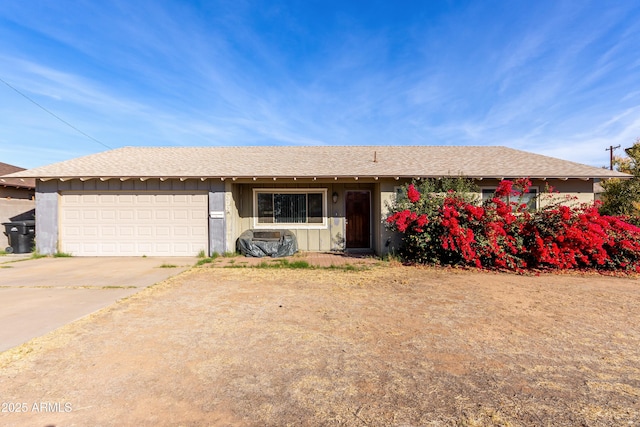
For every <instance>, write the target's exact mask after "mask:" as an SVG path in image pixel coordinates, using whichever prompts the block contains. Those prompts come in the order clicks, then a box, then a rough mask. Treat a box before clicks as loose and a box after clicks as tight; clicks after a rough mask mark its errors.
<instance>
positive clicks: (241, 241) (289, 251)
mask: <svg viewBox="0 0 640 427" xmlns="http://www.w3.org/2000/svg"><path fill="white" fill-rule="evenodd" d="M237 246H238V250H239V251H240V253H242V254H243V255H244V256H252V257H256V258H262V257H265V256H269V257H272V258H276V257H284V256H289V255H293V254H295V253H296V252H298V241H297V240H296V235H295V234H293V233H292V232H291V231H289V230H247V231H245V232H244V233H242V234H241V235H240V237H238V242H237Z"/></svg>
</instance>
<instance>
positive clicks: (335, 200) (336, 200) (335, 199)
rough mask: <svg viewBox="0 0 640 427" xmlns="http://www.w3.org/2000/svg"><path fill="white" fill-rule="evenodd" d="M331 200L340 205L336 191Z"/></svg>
mask: <svg viewBox="0 0 640 427" xmlns="http://www.w3.org/2000/svg"><path fill="white" fill-rule="evenodd" d="M331 199H332V200H333V203H338V193H336V192H335V191H334V192H333V194H332V195H331Z"/></svg>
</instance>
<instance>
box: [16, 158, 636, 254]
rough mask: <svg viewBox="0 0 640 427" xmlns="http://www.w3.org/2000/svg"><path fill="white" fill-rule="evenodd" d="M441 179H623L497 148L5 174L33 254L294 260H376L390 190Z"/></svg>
mask: <svg viewBox="0 0 640 427" xmlns="http://www.w3.org/2000/svg"><path fill="white" fill-rule="evenodd" d="M446 176H454V177H455V176H466V177H469V178H473V179H475V180H476V181H477V183H478V184H479V186H480V188H481V189H482V191H483V193H486V194H489V193H490V192H492V191H493V189H494V188H495V187H496V186H497V184H498V182H499V181H500V180H501V179H503V178H519V177H529V178H530V179H531V180H532V181H533V190H534V191H537V192H540V191H543V190H544V187H545V184H547V183H548V184H549V185H552V186H553V187H555V189H556V190H557V191H559V192H561V193H562V194H568V195H572V196H576V197H577V198H578V199H579V200H581V201H585V202H589V201H593V200H594V191H593V187H594V183H596V182H598V181H599V180H602V179H608V178H616V177H617V178H624V177H628V175H625V174H622V173H619V172H616V171H610V170H606V169H600V168H596V167H591V166H586V165H582V164H578V163H574V162H569V161H565V160H560V159H556V158H551V157H546V156H542V155H538V154H532V153H529V152H524V151H520V150H514V149H511V148H506V147H496V146H493V147H492V146H485V147H469V146H308V147H301V146H256V147H124V148H119V149H115V150H110V151H106V152H102V153H98V154H94V155H89V156H86V157H80V158H76V159H72V160H68V161H64V162H60V163H55V164H51V165H48V166H44V167H40V168H36V169H32V170H27V171H22V172H18V173H14V174H12V177H14V178H35V179H36V211H37V217H36V234H37V237H36V245H37V250H38V251H39V252H41V253H43V254H52V253H55V252H56V251H61V252H66V253H71V254H72V255H74V256H142V255H148V256H156V255H176V256H178V255H180V256H184V255H196V254H198V253H199V252H200V251H204V253H208V254H212V253H214V252H218V253H223V252H229V251H235V249H236V240H237V238H238V236H239V235H240V234H241V233H242V232H244V231H246V230H248V229H253V230H260V229H265V230H266V229H287V230H291V231H292V232H293V233H294V234H295V235H296V237H297V240H298V245H299V248H300V249H301V250H303V251H343V250H346V251H371V252H375V253H377V254H380V255H382V254H385V253H386V252H387V251H388V250H389V248H388V244H389V242H390V241H391V237H392V236H391V233H390V232H389V231H388V230H386V228H385V225H384V219H385V218H386V216H387V211H388V208H387V207H388V203H389V202H390V201H391V200H393V198H394V197H395V195H396V193H397V191H398V189H399V188H400V186H402V185H403V184H405V183H407V182H410V181H411V180H412V179H415V178H427V177H446ZM534 203H535V201H534Z"/></svg>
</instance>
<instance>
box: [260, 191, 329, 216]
mask: <svg viewBox="0 0 640 427" xmlns="http://www.w3.org/2000/svg"><path fill="white" fill-rule="evenodd" d="M255 194H256V198H255V199H256V200H255V202H256V206H257V222H258V224H323V222H324V216H325V214H324V199H325V194H326V192H324V191H322V192H319V191H304V192H302V191H299V190H296V191H295V192H293V191H291V192H289V191H279V192H275V191H256V192H255Z"/></svg>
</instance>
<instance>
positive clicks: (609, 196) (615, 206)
mask: <svg viewBox="0 0 640 427" xmlns="http://www.w3.org/2000/svg"><path fill="white" fill-rule="evenodd" d="M625 151H626V153H627V155H628V156H629V157H616V158H615V159H614V167H615V169H616V170H618V171H620V172H624V173H628V174H630V175H633V178H631V179H617V178H616V179H610V180H608V181H603V182H602V188H603V189H604V193H602V206H601V207H600V212H601V213H602V214H604V215H623V216H626V217H628V218H629V222H631V223H632V224H636V225H640V138H638V139H636V142H635V143H634V144H633V146H632V147H631V148H627V149H626V150H625Z"/></svg>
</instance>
